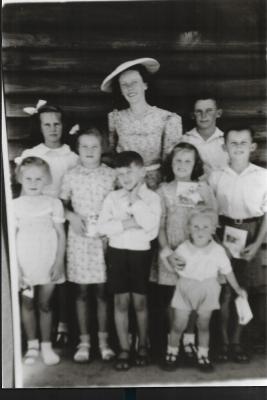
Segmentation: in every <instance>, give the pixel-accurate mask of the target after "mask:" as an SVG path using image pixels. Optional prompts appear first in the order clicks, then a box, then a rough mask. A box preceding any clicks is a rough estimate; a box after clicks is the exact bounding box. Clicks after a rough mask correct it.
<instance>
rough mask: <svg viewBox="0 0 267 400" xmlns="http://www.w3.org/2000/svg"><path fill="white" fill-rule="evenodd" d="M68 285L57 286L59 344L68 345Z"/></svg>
mask: <svg viewBox="0 0 267 400" xmlns="http://www.w3.org/2000/svg"><path fill="white" fill-rule="evenodd" d="M67 296H68V294H67V285H66V283H61V284H58V285H57V302H58V325H57V338H56V340H57V343H58V344H61V345H66V344H67V342H68V323H67V320H68V318H67V312H68V305H67V298H68V297H67Z"/></svg>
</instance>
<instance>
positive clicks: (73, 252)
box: [60, 128, 115, 362]
mask: <svg viewBox="0 0 267 400" xmlns="http://www.w3.org/2000/svg"><path fill="white" fill-rule="evenodd" d="M77 150H78V153H79V156H80V162H79V164H78V165H77V166H76V167H75V168H74V169H72V170H71V171H69V172H67V173H66V175H65V176H64V179H63V184H62V189H61V193H60V197H61V199H62V200H63V202H64V203H65V205H66V219H67V220H68V221H69V223H70V225H69V232H68V242H67V278H68V280H69V281H70V282H73V283H74V284H76V287H77V297H76V311H77V319H78V326H79V331H80V343H79V344H78V348H77V352H76V353H75V355H74V361H76V362H87V361H88V360H89V358H90V335H89V326H88V325H89V321H88V314H89V310H88V288H89V287H90V289H91V290H92V289H94V290H95V293H96V299H97V317H98V342H99V350H100V353H101V357H102V359H103V360H109V359H111V358H113V356H114V353H113V351H112V350H111V349H110V347H109V346H108V334H107V304H106V297H105V285H104V284H105V282H106V264H105V259H104V244H105V243H104V241H103V239H102V238H101V237H99V235H98V234H97V232H96V224H97V220H98V215H99V212H100V210H101V208H102V204H103V201H104V199H105V197H106V195H107V194H108V193H109V192H110V191H112V190H113V189H114V185H115V171H114V170H113V169H111V168H109V167H108V166H106V165H104V164H101V153H102V136H101V134H100V132H99V131H98V130H97V129H95V128H91V129H88V130H86V131H81V132H79V133H78V134H77ZM69 206H71V208H70V207H69Z"/></svg>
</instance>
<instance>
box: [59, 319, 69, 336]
mask: <svg viewBox="0 0 267 400" xmlns="http://www.w3.org/2000/svg"><path fill="white" fill-rule="evenodd" d="M57 331H58V332H59V333H61V332H65V333H67V332H68V326H67V324H66V322H61V321H59V323H58V326H57Z"/></svg>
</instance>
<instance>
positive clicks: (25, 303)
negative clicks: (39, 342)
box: [21, 295, 37, 340]
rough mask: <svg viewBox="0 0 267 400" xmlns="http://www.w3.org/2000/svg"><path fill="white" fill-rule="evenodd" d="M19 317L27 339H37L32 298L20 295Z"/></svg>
mask: <svg viewBox="0 0 267 400" xmlns="http://www.w3.org/2000/svg"><path fill="white" fill-rule="evenodd" d="M21 317H22V323H23V326H24V329H25V333H26V337H27V340H34V339H37V331H36V316H35V309H34V299H31V298H29V297H26V296H23V295H22V303H21Z"/></svg>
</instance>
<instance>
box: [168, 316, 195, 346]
mask: <svg viewBox="0 0 267 400" xmlns="http://www.w3.org/2000/svg"><path fill="white" fill-rule="evenodd" d="M189 315H190V311H189V310H178V309H177V308H174V311H173V322H172V327H171V332H170V335H169V340H168V348H170V347H171V348H176V349H179V345H180V339H181V336H182V334H183V332H184V330H185V328H186V326H187V324H188V320H189Z"/></svg>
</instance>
